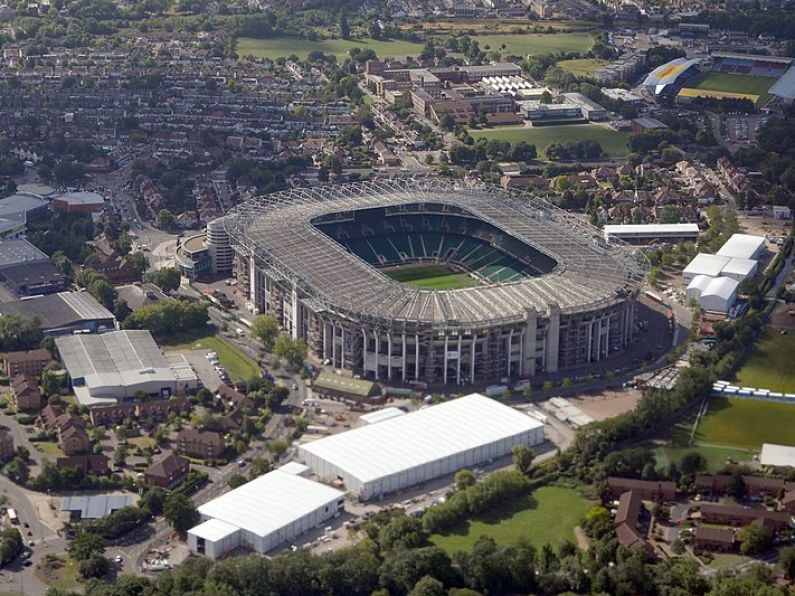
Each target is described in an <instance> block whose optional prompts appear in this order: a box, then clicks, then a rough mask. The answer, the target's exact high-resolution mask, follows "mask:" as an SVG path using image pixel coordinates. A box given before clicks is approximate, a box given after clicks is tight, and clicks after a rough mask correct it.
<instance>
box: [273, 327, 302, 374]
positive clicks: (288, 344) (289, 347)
mask: <svg viewBox="0 0 795 596" xmlns="http://www.w3.org/2000/svg"><path fill="white" fill-rule="evenodd" d="M273 355H274V356H276V357H277V358H283V359H284V360H286V361H287V365H288V366H291V367H292V368H299V367H300V366H302V365H303V364H304V360H306V343H304V340H303V339H293V338H292V337H290V336H289V335H287V334H286V333H282V334H281V335H279V336H278V337H277V338H276V341H275V342H274V344H273Z"/></svg>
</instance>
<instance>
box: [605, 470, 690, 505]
mask: <svg viewBox="0 0 795 596" xmlns="http://www.w3.org/2000/svg"><path fill="white" fill-rule="evenodd" d="M607 489H608V491H609V492H610V494H611V495H613V496H618V495H621V494H623V493H625V492H627V491H633V492H635V493H637V494H638V495H639V496H640V498H642V499H649V500H652V501H660V500H666V501H673V500H674V499H675V498H676V483H675V482H664V481H659V480H637V479H635V478H620V477H618V476H610V477H609V478H608V479H607Z"/></svg>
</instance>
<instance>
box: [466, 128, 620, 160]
mask: <svg viewBox="0 0 795 596" xmlns="http://www.w3.org/2000/svg"><path fill="white" fill-rule="evenodd" d="M469 134H471V135H472V137H473V138H474V139H475V140H477V139H480V138H486V139H498V140H500V141H510V142H511V143H517V142H519V141H527V142H528V143H531V144H533V145H535V146H536V148H537V149H538V153H539V155H540V156H542V157H546V156H545V155H544V149H546V147H547V145H549V144H551V143H565V142H567V141H585V140H591V141H596V142H598V143H599V144H600V145H601V146H602V149H604V150H605V153H607V154H608V155H609V156H620V155H625V154H626V153H627V151H628V149H627V137H628V134H627V133H624V132H618V131H616V130H612V129H610V128H607V127H606V126H600V125H598V124H570V125H562V126H543V127H538V128H535V127H532V126H523V125H520V126H502V127H499V128H490V129H485V130H470V131H469Z"/></svg>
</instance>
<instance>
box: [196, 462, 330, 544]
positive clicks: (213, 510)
mask: <svg viewBox="0 0 795 596" xmlns="http://www.w3.org/2000/svg"><path fill="white" fill-rule="evenodd" d="M344 496H345V493H343V492H341V491H338V490H336V489H334V488H331V487H330V486H326V485H325V484H320V483H319V482H314V481H312V480H308V479H307V478H304V477H303V476H298V475H295V474H290V473H286V472H281V471H279V470H275V471H273V472H269V473H268V474H265V475H263V476H260V477H259V478H255V479H254V480H251V481H250V482H247V483H246V484H244V485H243V486H241V487H238V488H236V489H234V490H232V491H230V492H228V493H226V494H224V495H221V496H220V497H218V498H217V499H213V500H212V501H210V502H209V503H205V504H204V505H200V506H199V513H201V514H202V515H203V516H205V517H209V518H212V519H214V520H218V521H221V522H223V523H224V524H227V525H226V526H220V525H211V526H210V527H209V529H208V528H202V529H201V531H203V532H207V531H211V530H212V531H223V532H228V530H229V527H233V528H245V529H246V530H248V531H250V532H253V533H255V534H257V535H259V536H267V535H268V534H270V533H272V532H275V531H276V530H279V529H281V528H284V527H285V526H288V525H290V524H291V523H292V522H293V521H295V520H296V519H300V518H301V517H303V516H305V515H308V514H309V513H311V512H313V511H315V510H317V509H320V508H321V507H323V506H325V505H327V504H328V503H332V502H335V501H337V500H339V499H342V498H343V497H344ZM205 523H206V522H205ZM202 525H203V524H202ZM197 528H201V526H197ZM191 532H192V533H195V529H194V530H191ZM223 535H226V534H223Z"/></svg>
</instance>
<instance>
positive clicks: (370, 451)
mask: <svg viewBox="0 0 795 596" xmlns="http://www.w3.org/2000/svg"><path fill="white" fill-rule="evenodd" d="M538 427H543V424H542V423H541V422H540V421H538V420H536V419H535V418H532V417H530V416H528V415H527V414H523V413H522V412H519V411H518V410H514V409H513V408H511V407H509V406H506V405H503V404H501V403H499V402H497V401H495V400H493V399H490V398H488V397H484V396H482V395H478V394H477V393H473V394H471V395H467V396H465V397H460V398H458V399H453V400H451V401H448V402H445V403H442V404H439V405H436V406H431V407H428V408H425V409H420V410H417V411H416V412H412V413H410V414H406V415H405V416H398V417H397V418H391V419H389V420H384V421H383V422H379V423H378V424H370V425H367V426H362V427H359V428H356V429H353V430H349V431H346V432H344V433H340V434H338V435H333V436H330V437H325V438H323V439H319V440H317V441H312V442H310V443H305V444H304V445H302V446H301V449H302V450H304V451H306V452H308V453H312V454H313V455H315V456H317V457H319V458H321V459H323V460H325V461H327V462H329V463H330V464H331V465H333V466H336V467H338V468H340V469H342V470H345V471H346V472H348V473H349V474H351V475H352V476H354V477H356V478H358V479H359V480H361V481H362V482H364V483H366V482H368V481H372V480H375V479H378V478H383V477H385V476H389V475H391V474H397V473H399V472H402V471H405V470H409V469H411V468H415V467H417V466H421V465H423V464H426V463H428V462H433V461H436V460H441V459H443V458H445V457H448V456H449V455H450V454H453V453H460V452H463V451H467V450H469V449H474V448H476V447H479V446H481V445H485V444H489V443H494V442H496V441H499V440H501V439H504V438H508V437H512V436H514V435H516V434H519V433H521V432H524V431H528V430H532V429H535V428H538Z"/></svg>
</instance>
